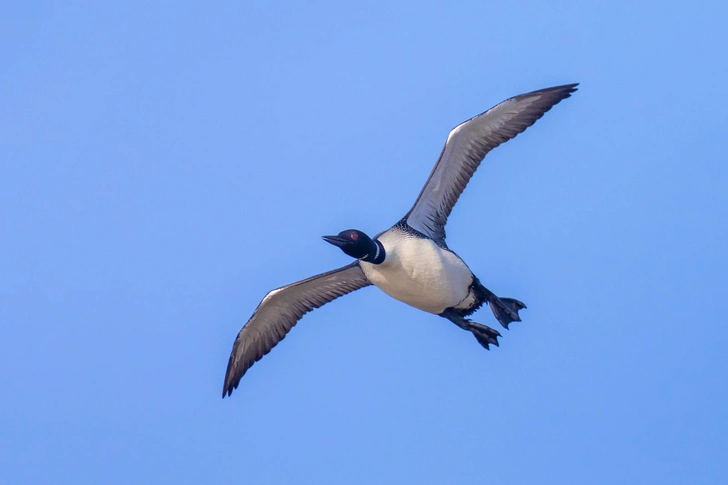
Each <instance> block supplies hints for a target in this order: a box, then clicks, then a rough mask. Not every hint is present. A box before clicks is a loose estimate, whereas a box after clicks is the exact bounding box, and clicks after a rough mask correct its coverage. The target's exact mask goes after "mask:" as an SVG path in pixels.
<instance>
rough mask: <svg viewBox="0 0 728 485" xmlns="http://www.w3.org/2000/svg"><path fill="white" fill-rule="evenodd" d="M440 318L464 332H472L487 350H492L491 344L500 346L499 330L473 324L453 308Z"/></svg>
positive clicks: (441, 314)
mask: <svg viewBox="0 0 728 485" xmlns="http://www.w3.org/2000/svg"><path fill="white" fill-rule="evenodd" d="M440 316H441V317H443V318H447V319H448V320H450V321H451V322H452V323H454V324H455V325H457V326H458V327H460V328H462V329H463V330H467V331H469V332H471V333H472V334H473V335H474V336H475V340H477V341H478V343H479V344H480V345H482V346H483V347H485V348H486V349H488V350H490V347H489V345H490V344H493V345H495V346H496V347H497V346H498V337H500V336H501V334H500V333H498V331H497V330H494V329H492V328H490V327H488V326H487V325H482V324H480V323H475V322H472V321H470V320H468V319H467V318H465V317H463V316H462V315H460V314H458V313H457V312H456V311H454V310H453V309H452V308H448V309H447V310H445V311H444V312H442V313H440Z"/></svg>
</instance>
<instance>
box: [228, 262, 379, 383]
mask: <svg viewBox="0 0 728 485" xmlns="http://www.w3.org/2000/svg"><path fill="white" fill-rule="evenodd" d="M370 284H371V283H370V282H369V280H368V279H367V277H366V276H365V275H364V272H363V271H362V270H361V267H360V266H359V262H358V261H356V262H354V263H352V264H349V265H347V266H344V267H342V268H339V269H335V270H333V271H329V272H327V273H322V274H320V275H316V276H313V277H311V278H308V279H305V280H303V281H299V282H297V283H293V284H290V285H288V286H284V287H282V288H278V289H275V290H272V291H270V292H269V293H268V294H267V295H265V298H263V301H261V302H260V304H259V305H258V308H256V309H255V312H253V316H251V317H250V320H248V322H247V323H246V324H245V325H244V326H243V328H242V329H241V330H240V333H238V336H237V338H236V339H235V343H234V344H233V350H232V352H231V354H230V360H229V361H228V366H227V371H226V372H225V383H224V386H223V389H222V397H225V395H228V396H229V395H230V394H232V392H233V390H234V389H236V388H237V387H238V384H239V383H240V379H241V378H242V377H243V375H244V374H245V373H246V372H247V370H248V369H249V368H250V367H251V366H252V365H253V364H254V363H255V362H257V361H259V360H260V359H261V358H262V357H263V356H264V355H265V354H267V353H268V352H270V351H271V349H272V348H273V347H275V346H276V345H277V344H278V342H280V341H281V340H283V339H284V338H285V336H286V334H287V333H288V332H289V331H290V330H291V329H292V328H293V326H294V325H296V323H297V322H298V321H299V320H300V319H301V318H302V317H303V315H305V314H306V313H308V312H310V311H311V310H314V309H316V308H319V307H321V306H323V305H325V304H326V303H328V302H330V301H333V300H335V299H336V298H338V297H340V296H343V295H346V294H347V293H351V292H352V291H355V290H358V289H360V288H364V287H365V286H369V285H370Z"/></svg>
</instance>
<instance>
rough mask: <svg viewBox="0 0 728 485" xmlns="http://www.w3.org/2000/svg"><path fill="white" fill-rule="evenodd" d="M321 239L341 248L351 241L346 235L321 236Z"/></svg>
mask: <svg viewBox="0 0 728 485" xmlns="http://www.w3.org/2000/svg"><path fill="white" fill-rule="evenodd" d="M321 239H323V240H324V241H326V242H327V243H329V244H333V245H334V246H337V247H339V248H342V247H344V246H345V245H346V244H348V243H349V240H348V239H346V238H345V237H341V236H321Z"/></svg>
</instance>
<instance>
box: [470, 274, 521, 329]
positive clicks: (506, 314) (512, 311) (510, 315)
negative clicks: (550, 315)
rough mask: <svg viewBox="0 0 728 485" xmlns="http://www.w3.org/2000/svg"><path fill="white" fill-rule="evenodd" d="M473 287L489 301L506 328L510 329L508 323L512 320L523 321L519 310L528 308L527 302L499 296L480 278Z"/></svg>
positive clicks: (495, 314) (499, 320) (496, 316)
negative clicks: (483, 283) (484, 284)
mask: <svg viewBox="0 0 728 485" xmlns="http://www.w3.org/2000/svg"><path fill="white" fill-rule="evenodd" d="M472 287H473V288H475V289H476V291H477V292H479V293H480V294H481V295H482V297H483V299H484V300H485V301H486V302H488V306H489V307H490V309H491V311H492V312H493V315H494V316H495V318H496V320H498V322H499V323H500V324H501V325H502V326H503V327H504V328H505V329H508V325H509V324H510V323H511V322H520V321H521V317H520V316H519V315H518V311H519V310H523V309H524V308H526V304H525V303H523V302H521V301H518V300H516V299H513V298H499V297H497V296H496V295H495V293H493V292H492V291H490V290H489V289H488V288H486V287H485V286H483V285H482V284H481V283H480V281H479V280H478V278H475V279H474V281H473V285H472Z"/></svg>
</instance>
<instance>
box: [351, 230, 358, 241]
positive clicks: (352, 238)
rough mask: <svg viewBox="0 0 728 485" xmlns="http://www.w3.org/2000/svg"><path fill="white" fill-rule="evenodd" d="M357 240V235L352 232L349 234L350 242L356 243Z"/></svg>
mask: <svg viewBox="0 0 728 485" xmlns="http://www.w3.org/2000/svg"><path fill="white" fill-rule="evenodd" d="M357 239H359V234H357V233H355V232H352V233H351V240H352V241H356V240H357Z"/></svg>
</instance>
